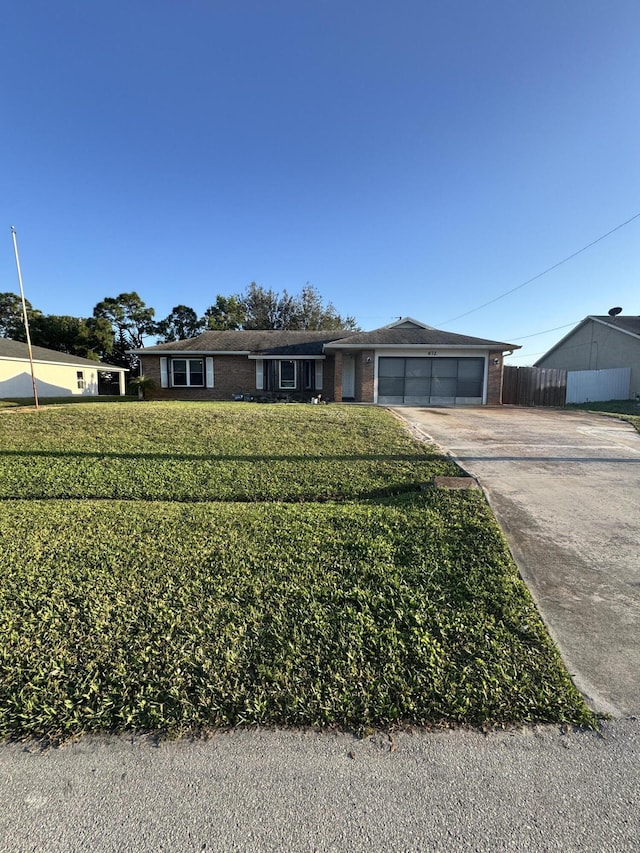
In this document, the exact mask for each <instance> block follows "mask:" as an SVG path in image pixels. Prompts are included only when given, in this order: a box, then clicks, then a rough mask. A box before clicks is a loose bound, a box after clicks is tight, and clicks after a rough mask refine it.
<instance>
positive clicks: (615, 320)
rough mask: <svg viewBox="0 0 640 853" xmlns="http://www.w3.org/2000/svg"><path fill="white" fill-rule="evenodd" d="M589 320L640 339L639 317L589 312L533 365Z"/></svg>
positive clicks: (545, 357) (542, 359) (547, 355)
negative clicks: (602, 314) (601, 314)
mask: <svg viewBox="0 0 640 853" xmlns="http://www.w3.org/2000/svg"><path fill="white" fill-rule="evenodd" d="M591 322H594V323H600V324H601V325H603V326H606V327H607V328H608V329H613V330H614V331H616V332H620V333H621V334H623V335H631V337H632V338H638V339H639V340H640V317H633V316H628V317H623V316H622V314H618V315H617V316H616V317H611V316H609V315H608V314H606V315H605V316H604V317H603V316H600V315H597V314H589V316H588V317H585V318H584V320H581V321H580V322H579V323H578V325H577V326H574V328H573V329H571V331H570V332H567V334H566V335H565V336H564V337H563V338H560V340H559V341H558V343H556V344H554V345H553V346H552V347H551V349H548V350H547V351H546V352H545V354H544V355H541V356H540V358H539V359H538V360H537V361H535V362H534V366H535V365H538V364H540V362H542V361H544V360H545V359H547V358H548V357H549V356H550V355H551V353H552V352H555V351H556V350H557V349H558V348H559V347H561V346H562V345H563V344H564V342H565V341H568V340H569V338H571V337H572V336H573V335H575V333H576V332H577V331H578V330H579V329H581V328H582V327H583V326H585V325H586V324H587V323H591Z"/></svg>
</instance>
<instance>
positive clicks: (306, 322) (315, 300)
mask: <svg viewBox="0 0 640 853" xmlns="http://www.w3.org/2000/svg"><path fill="white" fill-rule="evenodd" d="M298 301H299V313H298V317H297V323H298V328H300V329H318V330H325V329H326V330H333V329H348V330H350V331H354V332H355V331H357V329H358V326H357V324H356V321H355V318H354V317H350V316H347V317H341V316H340V314H338V312H337V311H336V309H335V308H334V307H333V304H332V303H331V302H327V304H326V305H325V304H324V303H323V301H322V297H321V296H320V294H319V293H318V290H317V289H316V288H315V287H314V286H313V285H312V284H309V283H307V284H305V286H304V287H303V288H302V290H301V292H300V296H299V299H298Z"/></svg>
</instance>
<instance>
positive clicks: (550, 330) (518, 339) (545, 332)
mask: <svg viewBox="0 0 640 853" xmlns="http://www.w3.org/2000/svg"><path fill="white" fill-rule="evenodd" d="M579 322H580V320H574V321H573V323H565V324H564V326H554V327H553V329H545V330H544V332H533V334H531V335H521V336H520V337H519V338H511V340H512V341H524V340H526V339H527V338H536V337H537V336H538V335H546V334H547V332H557V331H558V329H568V328H569V326H576V325H577V324H578V323H579Z"/></svg>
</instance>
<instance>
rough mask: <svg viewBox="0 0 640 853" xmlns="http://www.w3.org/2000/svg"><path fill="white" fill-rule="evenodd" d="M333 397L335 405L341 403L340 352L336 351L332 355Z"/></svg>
mask: <svg viewBox="0 0 640 853" xmlns="http://www.w3.org/2000/svg"><path fill="white" fill-rule="evenodd" d="M333 396H334V398H335V401H336V403H341V402H342V350H336V352H335V355H334V361H333Z"/></svg>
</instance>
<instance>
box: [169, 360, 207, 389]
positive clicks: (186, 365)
mask: <svg viewBox="0 0 640 853" xmlns="http://www.w3.org/2000/svg"><path fill="white" fill-rule="evenodd" d="M171 384H172V385H173V386H174V387H177V388H203V387H204V359H203V358H172V359H171Z"/></svg>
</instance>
